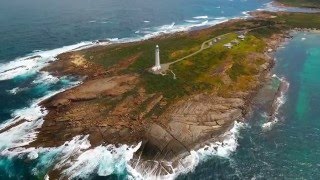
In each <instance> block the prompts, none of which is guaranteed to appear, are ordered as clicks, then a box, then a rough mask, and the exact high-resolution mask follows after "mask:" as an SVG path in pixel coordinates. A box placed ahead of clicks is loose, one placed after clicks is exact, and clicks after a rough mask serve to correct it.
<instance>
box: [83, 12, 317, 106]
mask: <svg viewBox="0 0 320 180" xmlns="http://www.w3.org/2000/svg"><path fill="white" fill-rule="evenodd" d="M264 14H266V15H268V16H273V18H260V19H259V18H258V19H251V20H242V21H236V22H232V23H226V24H222V25H218V26H215V27H213V28H207V29H204V30H198V31H194V32H183V33H178V34H174V35H163V36H161V37H157V38H153V39H149V40H145V41H141V42H133V43H127V44H115V45H111V46H106V47H100V48H92V49H88V50H85V51H83V53H84V55H85V57H86V58H87V59H89V60H92V61H94V62H95V63H98V64H101V65H103V66H104V67H105V68H110V67H112V66H113V65H115V64H119V62H126V61H128V59H130V58H132V57H135V60H134V61H132V62H131V63H130V64H129V65H128V67H126V68H124V69H123V70H121V72H120V73H135V74H139V75H140V77H141V78H140V79H141V83H140V86H143V87H144V88H145V89H146V91H147V93H160V94H163V95H164V97H165V98H166V99H168V100H174V99H177V98H181V97H184V96H186V95H190V94H194V93H198V92H206V91H208V92H217V93H220V95H228V94H232V93H233V92H236V91H246V90H249V89H250V88H252V87H253V86H254V85H255V84H257V82H258V79H257V76H256V75H258V73H259V66H260V65H262V64H264V63H265V59H264V58H263V57H261V56H259V54H260V55H261V54H262V53H263V51H265V50H266V44H265V39H266V38H268V37H270V36H271V35H273V34H275V33H280V32H281V31H283V30H288V29H291V28H320V16H319V14H303V13H270V12H265V13H264ZM255 27H261V28H258V29H254V30H252V31H250V32H249V34H247V37H246V39H245V40H244V41H240V44H238V45H235V46H234V47H233V48H232V49H227V48H226V47H224V46H223V44H225V43H229V42H231V41H232V40H234V39H237V35H236V34H235V33H231V34H229V35H227V36H225V37H224V38H223V39H222V40H221V41H220V42H219V43H217V44H216V45H214V46H212V47H210V48H208V49H206V50H204V51H202V52H201V53H199V54H197V55H195V56H192V57H190V58H187V59H185V60H183V61H181V62H178V63H176V64H173V65H171V66H170V70H172V71H173V72H174V73H175V74H176V77H177V79H173V74H172V73H171V72H167V75H165V76H162V75H154V74H152V73H150V72H148V70H147V69H148V68H150V67H152V66H153V64H154V48H155V45H156V44H159V46H160V52H161V54H160V56H161V57H160V58H161V63H166V62H172V61H175V60H177V59H179V58H181V57H184V56H186V55H189V54H190V53H192V52H195V51H197V50H199V49H200V46H201V44H202V43H203V42H204V41H206V40H209V39H211V38H214V37H216V36H219V35H222V34H226V33H229V32H237V31H239V30H245V29H251V28H255ZM118 73H119V72H118Z"/></svg>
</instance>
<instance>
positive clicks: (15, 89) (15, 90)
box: [7, 87, 22, 95]
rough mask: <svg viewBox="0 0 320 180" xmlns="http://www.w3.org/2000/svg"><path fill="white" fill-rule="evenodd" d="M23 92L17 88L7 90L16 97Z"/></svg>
mask: <svg viewBox="0 0 320 180" xmlns="http://www.w3.org/2000/svg"><path fill="white" fill-rule="evenodd" d="M21 90H22V89H21V88H19V87H16V88H13V89H10V90H7V92H8V93H10V94H13V95H16V94H17V93H19V92H20V91H21Z"/></svg>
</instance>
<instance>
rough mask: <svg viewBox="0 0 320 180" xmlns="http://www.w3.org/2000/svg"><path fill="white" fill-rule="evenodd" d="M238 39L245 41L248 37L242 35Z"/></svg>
mask: <svg viewBox="0 0 320 180" xmlns="http://www.w3.org/2000/svg"><path fill="white" fill-rule="evenodd" d="M238 38H239V39H241V40H244V39H245V38H246V36H244V35H240V36H238Z"/></svg>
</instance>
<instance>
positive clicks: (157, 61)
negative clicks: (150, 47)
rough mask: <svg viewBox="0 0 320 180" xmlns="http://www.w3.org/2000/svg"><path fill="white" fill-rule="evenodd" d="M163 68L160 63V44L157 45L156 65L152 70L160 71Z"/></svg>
mask: <svg viewBox="0 0 320 180" xmlns="http://www.w3.org/2000/svg"><path fill="white" fill-rule="evenodd" d="M160 69H161V65H160V50H159V46H158V45H157V46H156V52H155V65H154V66H153V68H152V70H153V71H159V70H160Z"/></svg>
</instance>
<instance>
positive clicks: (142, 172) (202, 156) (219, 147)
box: [127, 122, 245, 180]
mask: <svg viewBox="0 0 320 180" xmlns="http://www.w3.org/2000/svg"><path fill="white" fill-rule="evenodd" d="M244 126H245V124H244V123H241V122H235V123H234V126H233V127H232V128H231V129H230V130H229V131H228V132H226V133H225V134H224V135H222V137H221V139H222V141H216V142H212V143H208V145H205V146H204V147H202V148H200V149H198V150H192V151H191V152H190V155H188V156H186V157H185V158H183V159H180V160H179V163H178V165H177V166H176V167H173V166H172V162H164V161H161V162H156V161H149V162H147V165H148V164H150V163H152V164H154V167H151V168H150V167H148V166H146V164H145V163H144V162H140V163H138V165H136V166H134V167H132V166H131V167H129V168H128V169H127V170H128V171H129V173H130V174H131V175H132V176H133V179H147V180H154V179H159V180H160V179H166V180H172V179H175V178H176V177H177V176H178V175H180V174H184V173H188V172H190V171H193V170H194V169H195V167H196V166H197V165H198V164H199V163H200V162H202V161H205V160H207V159H208V158H210V157H212V156H220V157H224V158H229V156H230V155H231V153H233V152H234V151H235V150H236V148H237V146H238V137H239V131H240V129H241V128H243V127H244ZM161 164H166V167H167V168H170V169H171V170H172V173H170V172H167V174H166V175H160V174H157V173H159V172H158V171H157V170H158V169H159V167H160V166H161ZM162 169H163V168H162Z"/></svg>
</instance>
